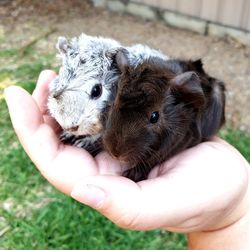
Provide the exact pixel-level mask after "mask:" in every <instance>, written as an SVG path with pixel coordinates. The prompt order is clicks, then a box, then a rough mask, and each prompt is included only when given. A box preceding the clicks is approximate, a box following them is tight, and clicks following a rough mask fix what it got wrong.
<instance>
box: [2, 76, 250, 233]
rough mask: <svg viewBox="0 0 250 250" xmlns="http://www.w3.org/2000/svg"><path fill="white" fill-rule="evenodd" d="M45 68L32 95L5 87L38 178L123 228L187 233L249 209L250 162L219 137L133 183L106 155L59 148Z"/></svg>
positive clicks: (211, 226) (214, 226) (227, 220)
mask: <svg viewBox="0 0 250 250" xmlns="http://www.w3.org/2000/svg"><path fill="white" fill-rule="evenodd" d="M54 77H55V73H53V72H51V71H44V72H42V74H41V75H40V77H39V80H38V83H37V87H36V89H35V91H34V93H33V96H30V95H29V94H28V93H27V92H25V91H24V90H22V89H21V88H19V87H10V88H8V89H7V90H6V91H5V97H6V101H7V104H8V107H9V112H10V116H11V119H12V123H13V126H14V129H15V131H16V133H17V135H18V137H19V140H20V142H21V143H22V145H23V147H24V149H25V151H26V152H27V154H28V155H29V157H30V158H31V160H32V161H33V162H34V164H35V165H36V166H37V168H38V170H39V171H40V172H41V173H42V175H43V176H44V177H45V178H46V179H47V180H48V181H50V183H51V184H52V185H54V186H55V187H56V188H58V189H59V190H61V191H62V192H64V193H66V194H68V195H71V196H72V197H73V198H75V199H76V200H78V201H80V202H82V203H84V204H87V205H90V206H92V207H93V208H95V209H97V210H98V211H99V212H100V213H102V214H103V215H105V216H106V217H107V218H109V219H110V220H111V221H113V222H114V223H116V224H117V225H119V226H120V227H124V228H129V229H137V230H149V229H155V228H164V229H167V230H170V231H178V232H192V231H206V230H215V229H218V228H222V227H225V226H227V225H230V224H231V223H233V222H235V221H236V220H238V219H239V218H241V216H243V215H244V214H245V213H246V210H247V209H249V206H248V205H249V203H248V202H249V195H247V192H248V178H249V170H248V164H247V162H246V161H245V160H244V158H243V157H242V156H241V155H240V154H239V153H238V151H236V150H235V149H234V148H233V147H232V146H230V145H229V144H227V143H226V142H225V141H223V140H221V139H219V138H213V139H212V140H211V141H209V142H204V143H201V144H199V145H197V146H195V147H193V148H190V149H188V150H186V151H184V152H182V153H180V154H178V155H176V156H175V157H173V158H171V159H170V160H169V161H167V162H165V163H164V164H162V165H161V166H156V167H155V168H154V169H153V170H152V171H151V172H150V175H149V178H148V180H144V181H141V182H138V183H134V182H133V181H131V180H129V179H127V178H125V177H122V176H121V172H122V171H123V170H124V169H122V167H121V165H120V164H119V162H118V161H116V160H114V159H112V158H111V157H110V156H109V155H108V154H107V153H105V152H102V153H100V154H98V155H97V156H96V157H95V158H93V157H92V156H91V155H90V154H89V153H88V152H86V151H85V150H83V149H78V148H75V147H72V146H67V145H63V144H61V143H60V141H59V140H58V133H59V130H58V126H57V125H56V123H55V121H53V119H51V118H50V117H49V116H48V115H47V114H46V102H47V93H48V84H49V82H50V81H51V80H52V79H53V78H54Z"/></svg>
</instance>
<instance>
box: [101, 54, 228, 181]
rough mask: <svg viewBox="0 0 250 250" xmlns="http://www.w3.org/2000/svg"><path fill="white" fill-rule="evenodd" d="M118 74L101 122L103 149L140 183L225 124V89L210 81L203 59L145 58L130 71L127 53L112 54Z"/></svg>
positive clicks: (220, 84) (218, 83)
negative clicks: (158, 166)
mask: <svg viewBox="0 0 250 250" xmlns="http://www.w3.org/2000/svg"><path fill="white" fill-rule="evenodd" d="M115 60H116V63H117V65H118V67H119V69H120V70H121V72H122V74H121V77H120V80H119V83H118V90H117V95H116V98H115V101H114V103H113V105H112V106H111V107H110V108H109V110H108V115H107V118H106V120H105V121H104V127H105V130H104V135H103V145H104V148H105V149H106V150H107V151H108V152H109V153H110V154H111V155H112V156H113V157H114V158H116V159H119V160H120V161H123V162H126V163H128V164H129V166H131V169H129V170H127V171H126V172H124V173H123V175H124V176H126V177H128V178H130V179H132V180H134V181H140V180H144V179H146V178H147V176H148V174H149V172H150V170H151V169H152V168H153V167H154V166H155V165H157V164H160V163H162V162H163V161H165V160H167V159H169V158H170V157H171V156H173V155H175V154H177V153H179V152H181V151H182V150H184V149H186V148H189V147H192V146H195V145H196V144H198V143H200V142H203V141H206V140H208V139H209V138H210V137H211V136H212V135H214V134H216V133H217V131H218V130H219V128H220V127H221V126H222V124H223V123H224V121H225V118H224V107H225V93H224V91H225V88H224V84H223V83H222V82H221V81H219V80H217V79H215V78H213V77H210V76H208V75H207V74H206V73H205V72H204V70H203V67H202V62H201V60H197V61H184V60H168V61H164V60H161V59H159V58H155V57H152V58H149V59H148V60H147V61H145V62H143V63H142V64H141V65H139V66H137V67H136V68H133V67H131V66H130V65H129V63H128V59H127V56H126V51H125V50H121V51H119V52H118V53H117V55H116V59H115Z"/></svg>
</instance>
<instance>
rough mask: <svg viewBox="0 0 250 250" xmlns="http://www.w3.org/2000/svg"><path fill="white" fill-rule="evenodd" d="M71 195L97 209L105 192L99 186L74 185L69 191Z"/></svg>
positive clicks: (103, 198)
mask: <svg viewBox="0 0 250 250" xmlns="http://www.w3.org/2000/svg"><path fill="white" fill-rule="evenodd" d="M71 197H72V198H74V199H76V200H77V201H79V202H82V203H84V204H86V205H88V206H91V207H93V208H96V209H97V208H100V207H101V206H102V203H103V201H104V200H105V198H106V193H105V192H104V191H103V190H102V189H101V188H99V187H97V186H94V185H91V184H86V185H76V186H75V187H74V188H73V190H72V192H71Z"/></svg>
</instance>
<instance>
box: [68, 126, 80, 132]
mask: <svg viewBox="0 0 250 250" xmlns="http://www.w3.org/2000/svg"><path fill="white" fill-rule="evenodd" d="M78 128H79V126H75V127H71V128H69V129H67V131H69V132H76V131H77V130H78Z"/></svg>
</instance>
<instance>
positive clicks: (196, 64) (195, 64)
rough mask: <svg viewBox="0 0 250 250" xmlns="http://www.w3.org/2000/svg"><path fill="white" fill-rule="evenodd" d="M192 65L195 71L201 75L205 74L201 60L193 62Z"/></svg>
mask: <svg viewBox="0 0 250 250" xmlns="http://www.w3.org/2000/svg"><path fill="white" fill-rule="evenodd" d="M190 63H191V64H192V65H193V67H194V68H195V71H197V72H200V73H205V72H204V69H203V63H202V60H201V59H198V60H195V61H191V62H190Z"/></svg>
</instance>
